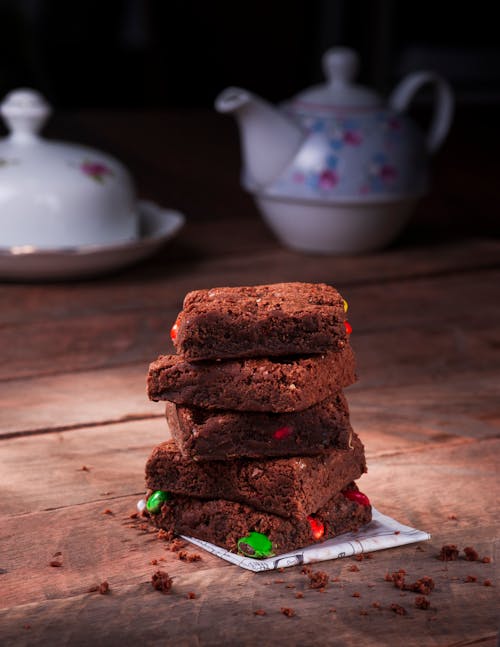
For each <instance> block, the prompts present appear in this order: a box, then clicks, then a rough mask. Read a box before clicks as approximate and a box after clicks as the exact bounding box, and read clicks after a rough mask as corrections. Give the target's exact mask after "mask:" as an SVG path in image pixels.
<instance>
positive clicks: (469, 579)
mask: <svg viewBox="0 0 500 647" xmlns="http://www.w3.org/2000/svg"><path fill="white" fill-rule="evenodd" d="M464 582H466V583H467V584H468V583H469V582H477V577H476V576H475V575H467V577H466V578H465V580H464Z"/></svg>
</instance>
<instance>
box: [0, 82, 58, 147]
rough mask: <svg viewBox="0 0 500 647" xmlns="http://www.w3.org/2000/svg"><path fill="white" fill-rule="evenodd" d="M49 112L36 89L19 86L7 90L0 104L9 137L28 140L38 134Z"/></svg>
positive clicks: (45, 102) (47, 105)
mask: <svg viewBox="0 0 500 647" xmlns="http://www.w3.org/2000/svg"><path fill="white" fill-rule="evenodd" d="M50 113H51V107H50V105H49V104H48V103H47V101H46V100H45V98H44V97H43V96H42V95H41V94H40V93H39V92H37V91H36V90H31V89H30V88H20V89H18V90H12V92H9V93H8V94H7V96H6V97H5V99H4V100H3V101H2V103H1V104H0V114H1V115H2V117H3V118H4V120H5V123H6V124H7V128H8V129H9V131H10V137H11V138H13V139H16V140H20V141H22V140H24V141H29V140H31V139H33V138H34V137H36V136H37V135H38V132H39V131H40V130H41V128H42V127H43V125H44V123H45V121H46V120H47V118H48V117H49V115H50Z"/></svg>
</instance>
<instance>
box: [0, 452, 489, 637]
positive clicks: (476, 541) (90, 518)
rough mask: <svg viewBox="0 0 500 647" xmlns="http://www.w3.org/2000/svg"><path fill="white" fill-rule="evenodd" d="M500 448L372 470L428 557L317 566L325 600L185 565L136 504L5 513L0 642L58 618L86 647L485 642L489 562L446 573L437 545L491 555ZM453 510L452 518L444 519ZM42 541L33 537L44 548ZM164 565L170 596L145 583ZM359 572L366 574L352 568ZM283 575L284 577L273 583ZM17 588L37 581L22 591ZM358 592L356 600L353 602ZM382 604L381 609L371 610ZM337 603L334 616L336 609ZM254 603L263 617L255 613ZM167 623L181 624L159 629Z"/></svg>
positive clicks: (288, 578) (210, 564)
mask: <svg viewBox="0 0 500 647" xmlns="http://www.w3.org/2000/svg"><path fill="white" fill-rule="evenodd" d="M499 446H500V441H498V440H488V441H481V442H471V443H467V444H462V445H460V446H455V447H445V448H440V449H439V450H436V449H435V448H431V449H429V450H428V451H425V452H424V453H417V454H412V453H410V454H406V455H400V456H386V457H380V458H378V459H377V460H376V461H372V464H371V467H370V473H369V474H368V475H367V476H365V477H363V481H364V485H363V489H364V490H365V491H366V492H368V493H369V495H370V496H371V498H372V501H373V502H374V503H375V504H376V505H377V506H378V507H379V508H380V509H381V510H382V511H384V512H387V513H389V514H393V515H394V516H395V517H396V518H399V519H401V520H402V521H406V522H410V523H413V524H416V525H417V527H422V528H423V529H426V530H429V531H431V532H433V533H435V536H434V538H433V540H432V542H430V543H429V544H425V545H424V546H422V547H421V549H417V548H416V547H415V546H407V547H404V548H400V549H395V550H390V551H384V552H381V553H376V554H375V556H374V558H373V559H372V560H368V561H363V562H361V563H358V562H353V561H351V560H338V561H331V562H324V563H322V564H321V565H320V566H318V568H320V569H321V570H324V571H326V572H327V573H328V574H329V575H330V577H332V578H333V577H338V578H339V581H338V582H334V583H332V584H331V585H330V586H329V588H328V589H327V591H326V593H324V594H321V593H319V592H318V591H312V590H310V589H309V588H308V587H307V580H306V578H305V577H304V575H302V574H301V573H300V568H293V569H287V570H286V571H285V572H284V573H279V574H277V573H269V574H256V575H254V574H251V573H247V572H243V571H241V570H239V569H237V568H236V567H232V566H227V565H225V564H224V563H222V562H219V561H218V560H216V559H215V558H212V557H211V556H208V555H205V554H203V560H202V562H198V563H196V564H185V563H183V562H180V561H178V559H177V558H176V556H175V555H173V554H172V553H168V552H166V551H165V550H164V547H163V545H162V543H161V542H158V541H157V540H156V539H153V537H152V535H138V534H137V531H136V530H133V529H130V528H128V527H127V524H126V520H127V514H128V512H129V511H130V510H131V509H133V504H134V502H135V498H134V497H124V498H121V499H115V500H113V501H111V502H110V503H109V507H110V508H112V509H113V512H114V515H103V514H102V503H100V502H99V503H88V504H81V505H72V506H69V507H65V508H63V509H58V510H51V511H47V512H36V513H33V514H25V515H16V516H10V517H3V519H2V520H1V523H0V528H1V532H2V535H3V537H2V541H1V543H0V551H1V556H0V564H1V567H2V568H3V570H4V571H6V572H3V575H1V581H2V593H3V595H2V602H1V603H2V606H4V607H5V609H6V610H5V612H3V613H2V614H0V626H1V630H0V631H1V633H0V635H2V636H5V637H6V638H9V639H12V640H23V639H24V636H25V635H26V636H28V638H26V640H29V641H30V644H41V642H42V641H43V640H45V641H46V643H45V644H50V639H51V637H53V636H54V635H55V632H56V631H57V632H59V631H61V629H60V627H59V625H60V624H61V623H62V626H63V627H65V629H63V630H62V631H63V632H67V633H62V634H60V637H61V639H62V640H63V642H64V640H69V641H70V642H72V641H73V640H76V643H74V642H72V644H78V639H79V638H78V637H79V636H81V635H85V639H86V640H87V639H88V636H89V634H88V632H87V633H85V634H83V633H82V632H83V627H84V626H85V625H87V626H88V625H92V626H94V627H98V629H99V634H98V635H99V636H101V638H102V639H103V640H107V641H108V642H109V640H116V639H118V636H124V635H125V633H126V635H127V636H128V638H129V640H131V639H132V637H133V636H135V634H134V632H135V631H137V632H141V633H140V635H141V636H142V638H143V640H142V642H145V641H148V640H149V641H150V643H147V642H145V644H153V643H154V640H156V641H157V640H158V635H161V636H162V639H166V638H168V639H170V640H172V641H174V642H175V644H183V642H182V641H185V644H207V645H210V644H221V641H222V642H223V644H246V642H245V641H246V640H247V639H248V638H249V637H251V640H250V642H253V641H255V640H260V641H261V642H262V641H264V642H263V643H262V644H266V642H265V641H266V640H270V641H271V642H273V641H276V640H278V639H279V636H280V635H283V631H290V629H293V639H292V640H296V642H295V643H294V642H292V644H297V645H298V644H310V643H308V642H307V640H308V637H309V639H310V638H311V631H312V630H313V632H314V635H316V633H315V632H319V633H318V634H317V635H321V636H324V635H330V634H328V631H329V632H331V631H332V628H333V629H334V630H335V637H336V639H338V640H339V641H340V644H343V643H342V641H345V642H347V644H350V643H349V641H353V640H356V641H357V642H360V641H361V642H362V644H380V641H382V644H386V643H384V642H383V641H384V640H387V639H389V640H390V642H392V643H394V642H396V643H397V637H398V636H399V637H400V636H401V635H402V633H404V634H405V643H406V642H407V643H408V644H409V645H421V644H422V640H424V644H426V645H427V644H429V645H454V644H456V643H459V641H464V644H467V643H466V642H465V641H467V640H469V641H473V640H479V639H483V638H485V639H486V638H487V639H489V638H491V637H492V636H493V635H494V632H495V630H496V610H497V602H498V594H497V587H496V586H493V587H486V586H483V585H482V582H483V581H484V580H485V579H491V580H492V582H493V583H494V582H495V581H496V580H495V568H496V567H495V565H494V564H482V563H470V562H466V561H464V560H459V561H457V562H452V563H449V564H444V563H443V562H440V561H439V560H437V559H436V555H437V553H438V552H439V549H440V546H441V545H442V544H443V543H456V544H457V545H458V546H459V547H460V548H463V547H464V546H466V545H472V546H474V547H475V548H476V549H477V550H478V551H479V553H480V555H481V556H483V555H487V556H489V557H495V552H494V551H495V550H496V548H495V546H496V547H497V548H498V540H497V519H498V508H497V504H496V502H495V501H494V500H490V501H489V505H484V494H485V492H493V491H494V488H495V486H496V483H497V477H496V455H497V452H498V449H499ZM464 491H467V497H464ZM450 514H454V515H455V516H456V517H457V518H456V519H450ZM34 537H37V538H38V542H39V544H38V547H37V549H36V550H34V546H33V538H34ZM42 537H43V541H42V542H40V539H41V538H42ZM495 542H496V543H495ZM56 552H61V556H60V559H61V561H62V562H63V566H62V567H61V568H51V567H50V566H48V565H47V564H48V562H49V561H50V560H51V559H52V558H53V555H54V554H55V553H56ZM159 557H163V558H164V559H165V560H166V561H165V562H160V564H161V565H162V567H163V568H164V570H166V571H168V572H169V573H170V574H171V575H173V576H174V578H175V579H174V590H173V592H172V594H171V595H167V596H162V595H160V594H158V593H156V592H154V591H153V590H152V589H151V587H150V584H149V580H150V577H151V574H152V572H153V571H154V570H155V569H156V568H157V566H153V565H151V564H150V561H151V559H158V558H159ZM353 563H355V564H357V565H358V567H359V569H360V570H359V571H358V572H351V571H350V570H349V569H350V566H351V564H353ZM398 568H404V569H405V570H406V571H407V573H408V578H409V580H410V578H411V581H414V580H416V579H418V578H419V577H422V576H424V575H427V576H430V577H432V578H433V579H434V580H435V583H436V590H435V591H434V592H433V593H432V594H431V595H430V601H431V609H430V610H429V611H425V612H424V611H420V610H417V609H415V608H414V607H413V601H414V597H415V596H414V594H406V595H404V596H400V592H399V591H398V590H397V589H395V588H394V587H393V586H392V585H391V584H389V583H387V582H384V579H383V578H384V575H385V573H386V572H388V571H394V570H397V569H398ZM467 575H474V576H476V577H477V578H478V582H476V583H472V584H467V583H465V582H464V580H465V578H466V577H467ZM103 579H107V580H108V581H109V583H110V585H111V594H110V595H109V597H107V596H99V595H97V594H92V595H91V594H86V593H85V592H86V591H87V590H88V588H89V587H90V586H92V585H95V584H97V583H99V582H100V581H102V580H103ZM277 579H278V580H283V581H282V582H280V583H275V580H277ZM20 582H25V583H27V582H29V586H27V585H24V586H19V583H20ZM287 585H290V586H293V587H294V588H287ZM189 591H194V592H196V593H197V595H198V596H199V597H198V598H197V600H195V601H192V600H187V597H186V596H187V593H188V592H189ZM296 591H302V592H303V593H304V598H303V599H301V600H298V599H296V598H295V597H294V595H295V592H296ZM355 592H359V593H360V597H359V598H357V597H356V598H353V597H352V595H353V593H355ZM376 601H378V602H379V603H380V604H381V606H382V609H376V608H374V607H373V606H372V603H373V602H376ZM188 602H190V603H191V602H193V604H192V605H191V604H188ZM391 603H397V604H401V605H403V606H404V607H405V608H406V610H407V612H408V613H407V615H406V616H404V617H399V616H397V615H396V614H394V613H393V612H392V611H390V609H389V606H390V604H391ZM138 606H140V608H141V612H140V617H139V621H137V618H136V616H137V607H138ZM282 606H286V607H292V608H293V609H294V610H295V611H296V616H295V617H294V618H286V617H285V616H283V615H282V614H281V613H280V608H281V607H282ZM332 607H334V608H335V609H336V612H335V613H334V614H333V613H332V612H330V611H329V610H330V609H331V608H332ZM260 608H264V609H266V611H267V614H268V615H267V616H264V617H263V618H262V617H259V616H254V614H253V612H254V611H255V610H257V609H260ZM133 609H135V610H136V611H135V614H136V615H134V611H133ZM361 612H362V613H363V614H364V613H365V612H366V614H367V615H362V614H361ZM165 617H167V618H169V619H170V618H172V619H173V620H172V621H171V622H168V623H167V624H165ZM125 618H133V622H126V621H125ZM63 619H64V622H63ZM260 621H262V623H263V624H259V622H260ZM26 623H28V624H30V625H31V628H30V629H29V630H24V629H23V625H24V624H26ZM287 628H288V629H287ZM24 631H26V632H28V631H29V632H30V633H27V634H25V633H24ZM131 632H132V633H131ZM58 635H59V634H58ZM96 635H97V634H96ZM137 636H139V633H137ZM370 640H372V641H373V642H372V643H370V642H369V641H370ZM190 641H191V642H190ZM224 641H225V642H224ZM377 641H378V642H377ZM322 642H324V639H323V638H322Z"/></svg>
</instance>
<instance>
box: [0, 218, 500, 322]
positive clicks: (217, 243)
mask: <svg viewBox="0 0 500 647" xmlns="http://www.w3.org/2000/svg"><path fill="white" fill-rule="evenodd" d="M256 230H257V231H260V228H259V226H258V225H257V224H256V223H255V221H253V220H251V221H246V220H230V221H225V222H224V223H222V224H216V225H214V223H213V222H209V223H205V222H200V223H192V224H190V225H189V228H188V230H186V233H185V234H182V236H181V237H180V239H179V243H178V246H177V247H176V246H175V245H172V246H171V247H169V248H168V253H167V251H165V253H164V254H160V255H159V256H157V257H155V259H152V260H151V261H150V262H148V263H146V264H144V265H142V266H139V267H135V268H131V269H130V270H127V271H125V272H123V273H120V274H118V275H114V276H110V277H103V278H101V279H99V280H98V281H95V280H94V281H82V282H79V283H76V284H71V283H70V284H64V283H54V284H42V285H16V284H7V283H4V284H2V285H0V304H1V305H2V307H1V310H0V324H8V323H23V324H24V323H26V322H27V321H38V322H40V321H41V322H44V321H47V320H48V319H58V320H60V319H63V318H67V317H75V316H89V315H91V314H94V313H120V312H127V311H134V310H143V309H145V308H158V304H159V301H160V305H161V307H162V308H165V309H168V308H170V309H173V310H175V309H180V307H181V304H182V299H183V297H184V294H185V293H186V292H188V291H189V290H192V289H195V288H201V287H213V286H214V285H216V284H219V285H220V284H222V283H224V284H231V285H237V284H246V283H248V282H249V281H254V282H271V281H326V282H331V283H333V284H334V285H337V286H339V288H343V289H347V288H351V286H356V285H360V284H364V283H369V284H376V283H386V282H389V281H402V280H409V279H411V280H413V279H418V278H421V279H422V278H425V277H431V276H438V275H443V274H448V273H450V272H452V271H456V270H458V271H459V272H461V273H463V272H466V271H468V272H473V271H474V270H475V269H477V268H489V267H498V266H499V264H500V242H498V241H491V240H477V241H467V242H466V243H462V242H458V243H448V244H446V245H442V246H436V247H419V246H415V247H409V248H394V249H389V250H385V251H384V252H383V253H378V254H368V255H365V256H360V257H328V256H327V257H318V256H314V255H301V254H297V253H294V252H291V251H289V250H285V249H282V248H280V247H279V246H277V245H276V244H273V245H272V246H271V249H264V250H259V249H258V247H259V245H260V243H259V242H257V241H256V240H255V236H256V235H255V231H256ZM260 238H262V237H260ZM260 238H259V240H260ZM191 239H192V240H195V241H196V240H198V241H203V245H205V247H202V248H200V249H198V250H197V249H196V248H192V249H191V250H189V249H186V247H187V246H188V245H189V241H190V240H191ZM228 239H232V240H234V241H235V242H237V241H239V240H241V241H250V242H248V245H249V247H250V248H251V249H250V253H249V250H246V253H245V254H243V253H242V250H241V249H233V248H232V247H228V243H227V240H228ZM198 244H199V243H198ZM208 246H209V247H208ZM212 248H213V249H212ZM228 249H229V253H228ZM250 277H251V278H250ZM477 283H478V285H479V283H480V281H478V282H477ZM75 287H76V288H77V290H78V298H74V289H75Z"/></svg>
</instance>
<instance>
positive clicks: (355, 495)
mask: <svg viewBox="0 0 500 647" xmlns="http://www.w3.org/2000/svg"><path fill="white" fill-rule="evenodd" d="M342 494H343V495H344V496H345V497H346V499H349V500H350V501H355V502H356V503H359V505H370V499H369V498H368V497H367V496H366V494H363V492H358V491H357V490H342Z"/></svg>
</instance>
